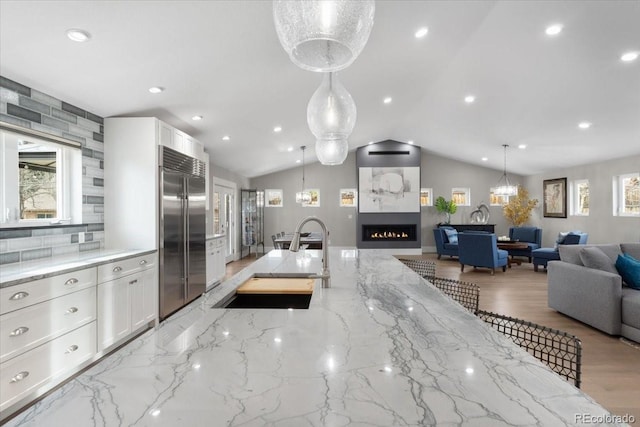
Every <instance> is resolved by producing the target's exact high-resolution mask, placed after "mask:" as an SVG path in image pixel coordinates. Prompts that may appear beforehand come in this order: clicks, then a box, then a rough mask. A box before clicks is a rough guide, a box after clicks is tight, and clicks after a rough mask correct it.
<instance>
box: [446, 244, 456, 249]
mask: <svg viewBox="0 0 640 427" xmlns="http://www.w3.org/2000/svg"><path fill="white" fill-rule="evenodd" d="M442 246H444V248H445V249H458V244H457V243H445V244H444V245H442Z"/></svg>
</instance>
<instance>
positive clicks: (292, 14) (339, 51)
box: [273, 0, 375, 72]
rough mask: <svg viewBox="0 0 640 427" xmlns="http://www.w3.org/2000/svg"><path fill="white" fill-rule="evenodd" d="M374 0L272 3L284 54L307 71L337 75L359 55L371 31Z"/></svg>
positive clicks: (284, 0) (281, 0)
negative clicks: (335, 73)
mask: <svg viewBox="0 0 640 427" xmlns="http://www.w3.org/2000/svg"><path fill="white" fill-rule="evenodd" d="M374 14H375V2H374V0H358V1H351V0H298V1H292V0H274V2H273V20H274V22H275V27H276V32H277V33H278V38H279V39H280V43H281V44H282V47H284V50H285V51H286V52H287V54H289V57H290V58H291V61H293V63H294V64H296V65H297V66H299V67H300V68H303V69H305V70H309V71H317V72H328V71H338V70H342V69H343V68H346V67H348V66H349V65H351V63H353V61H355V59H356V58H357V57H358V55H360V52H362V49H363V48H364V46H365V44H367V40H368V39H369V34H370V33H371V28H372V27H373V17H374Z"/></svg>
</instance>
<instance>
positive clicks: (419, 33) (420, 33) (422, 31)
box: [415, 27, 429, 39]
mask: <svg viewBox="0 0 640 427" xmlns="http://www.w3.org/2000/svg"><path fill="white" fill-rule="evenodd" d="M428 33H429V29H428V28H427V27H422V28H420V29H419V30H418V31H416V33H415V36H416V38H417V39H421V38H423V37H424V36H426V35H427V34H428Z"/></svg>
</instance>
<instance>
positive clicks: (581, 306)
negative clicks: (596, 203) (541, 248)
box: [547, 243, 640, 342]
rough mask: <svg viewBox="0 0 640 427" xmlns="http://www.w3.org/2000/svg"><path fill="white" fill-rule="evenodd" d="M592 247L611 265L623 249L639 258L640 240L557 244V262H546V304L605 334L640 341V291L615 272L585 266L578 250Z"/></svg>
mask: <svg viewBox="0 0 640 427" xmlns="http://www.w3.org/2000/svg"><path fill="white" fill-rule="evenodd" d="M594 246H595V247H598V248H600V249H601V250H602V251H603V252H604V253H605V254H606V255H607V256H608V258H609V259H611V261H612V263H613V264H615V262H616V259H617V257H618V255H619V254H620V253H622V252H624V253H627V254H629V255H631V256H632V257H634V258H635V259H640V243H621V244H619V245H618V244H607V245H565V246H559V252H560V261H550V262H549V264H548V276H547V280H548V282H549V291H548V292H549V296H548V304H549V307H550V308H553V309H555V310H557V311H559V312H560V313H564V314H566V315H568V316H571V317H573V318H574V319H577V320H580V321H581V322H584V323H586V324H588V325H591V326H593V327H594V328H597V329H600V330H601V331H604V332H606V333H608V334H611V335H622V336H624V337H626V338H629V339H632V340H634V341H636V342H640V290H636V289H632V288H629V287H627V286H626V285H623V282H622V278H621V277H620V275H618V274H615V273H611V272H608V271H604V270H600V269H594V268H588V267H585V266H584V264H583V262H582V260H581V258H580V250H581V249H582V248H588V247H594ZM614 268H615V267H614Z"/></svg>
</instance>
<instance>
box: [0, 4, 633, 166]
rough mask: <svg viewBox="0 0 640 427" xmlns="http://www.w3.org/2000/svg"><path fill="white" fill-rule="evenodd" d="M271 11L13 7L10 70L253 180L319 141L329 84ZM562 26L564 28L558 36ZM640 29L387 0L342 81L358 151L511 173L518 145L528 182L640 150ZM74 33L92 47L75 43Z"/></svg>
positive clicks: (612, 19)
mask: <svg viewBox="0 0 640 427" xmlns="http://www.w3.org/2000/svg"><path fill="white" fill-rule="evenodd" d="M271 8H272V4H271V2H270V1H122V2H115V1H77V2H74V1H4V0H3V1H1V2H0V27H1V30H0V52H1V53H0V74H2V75H3V76H5V77H7V78H9V79H13V80H16V81H18V82H20V83H22V84H25V85H27V86H30V87H33V88H35V89H38V90H40V91H42V92H45V93H47V94H49V95H52V96H55V97H57V98H60V99H62V100H64V101H66V102H69V103H71V104H74V105H76V106H78V107H81V108H84V109H86V110H89V111H91V112H93V113H95V114H98V115H101V116H104V117H110V116H156V117H159V118H160V119H162V120H164V121H166V122H168V123H170V124H172V125H173V126H175V127H177V128H179V129H181V130H183V131H185V132H187V133H189V134H191V135H192V136H194V137H196V138H198V139H199V140H200V141H202V142H203V143H204V144H205V147H206V149H207V150H208V152H209V153H210V156H211V160H212V163H213V164H215V165H219V166H222V167H225V168H227V169H229V170H232V171H234V172H237V173H239V174H241V175H244V176H247V177H255V176H259V175H263V174H266V173H270V172H273V171H277V170H282V169H287V168H290V167H294V166H296V164H295V160H296V159H299V158H300V157H301V152H300V150H299V147H300V146H301V145H307V146H309V147H310V148H312V147H313V145H314V138H313V136H312V135H311V133H310V132H309V130H308V128H307V124H306V106H307V102H308V100H309V98H310V97H311V95H312V94H313V92H314V91H315V89H316V88H317V86H319V84H320V81H321V76H320V75H319V74H316V73H312V72H308V71H304V70H302V69H300V68H298V67H296V66H295V65H294V64H293V63H292V62H291V61H290V60H289V58H288V56H287V55H286V53H285V52H284V50H283V49H282V47H281V46H280V43H279V41H278V38H277V35H276V33H275V29H274V25H273V18H272V9H271ZM556 22H560V23H562V24H563V25H564V30H563V32H562V33H561V34H560V35H558V36H557V37H554V38H550V37H548V36H546V35H545V32H544V30H545V28H546V27H547V26H548V25H549V24H552V23H556ZM639 22H640V1H615V0H605V1H469V2H466V1H381V0H378V1H377V2H376V16H375V24H374V27H373V30H372V32H371V37H370V39H369V42H368V44H367V45H366V46H365V49H364V51H363V53H362V54H361V56H360V57H359V58H358V59H357V60H356V62H355V63H354V64H353V65H352V66H351V67H349V68H347V69H346V70H344V71H342V72H341V73H340V78H341V81H342V82H343V84H344V85H345V87H346V88H347V90H349V92H350V93H351V94H352V96H353V98H354V100H355V102H356V105H357V108H358V120H357V123H356V128H355V130H354V132H353V134H352V135H351V138H350V139H349V145H350V148H351V149H352V150H353V149H355V148H356V147H359V146H362V145H365V144H367V142H369V141H381V140H385V139H395V140H399V141H408V140H414V141H415V143H416V144H419V145H420V146H422V147H423V149H424V150H427V151H428V152H433V153H436V154H439V155H443V156H447V157H451V158H454V159H458V160H462V161H465V162H469V163H477V164H481V165H485V166H488V167H493V168H496V169H501V168H502V162H503V152H502V144H505V143H506V144H510V145H511V148H510V149H509V153H508V156H509V157H508V166H509V167H508V169H509V171H510V172H511V173H519V174H523V175H530V174H535V173H542V172H544V171H546V170H551V169H555V168H561V167H567V166H572V165H579V164H587V163H591V162H597V161H601V160H604V159H611V158H618V157H625V156H629V155H637V154H640V59H639V60H636V61H635V62H632V63H623V62H621V61H620V56H621V54H622V53H624V52H626V51H640V24H639ZM422 26H427V27H428V28H429V34H428V35H427V36H426V37H425V38H423V39H416V38H415V37H414V32H415V31H416V30H417V29H418V28H419V27H422ZM69 28H82V29H85V30H87V31H89V32H90V33H91V34H92V39H91V41H90V42H88V43H82V44H80V43H74V42H71V41H70V40H68V39H67V37H66V35H65V32H66V30H67V29H69ZM151 86H163V87H165V88H166V91H165V92H163V93H161V94H158V95H153V94H151V93H149V92H148V88H149V87H151ZM471 93H472V94H474V95H475V96H476V102H475V103H473V104H471V105H467V104H465V103H464V101H463V98H464V96H465V95H467V94H471ZM386 96H391V97H393V101H392V103H390V104H388V105H385V104H383V102H382V100H383V98H384V97H386ZM196 114H201V115H203V116H204V119H203V120H202V121H199V122H194V121H192V120H191V117H192V116H194V115H196ZM581 121H589V122H592V123H593V126H592V127H591V128H590V129H588V130H580V129H578V127H577V125H578V123H579V122H581ZM276 125H280V126H282V128H283V131H282V132H281V133H279V134H276V133H274V132H273V127H274V126H276ZM223 135H230V137H231V140H230V141H228V142H225V141H222V136H223ZM519 144H526V145H527V148H526V150H519V149H517V148H516V147H517V146H518V145H519ZM288 147H294V150H293V152H288V151H287V148H288ZM483 156H486V157H488V158H489V160H488V161H487V162H482V161H481V158H482V157H483ZM306 160H307V161H315V154H314V150H313V149H310V150H307V154H306Z"/></svg>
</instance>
